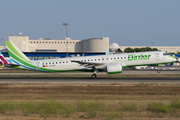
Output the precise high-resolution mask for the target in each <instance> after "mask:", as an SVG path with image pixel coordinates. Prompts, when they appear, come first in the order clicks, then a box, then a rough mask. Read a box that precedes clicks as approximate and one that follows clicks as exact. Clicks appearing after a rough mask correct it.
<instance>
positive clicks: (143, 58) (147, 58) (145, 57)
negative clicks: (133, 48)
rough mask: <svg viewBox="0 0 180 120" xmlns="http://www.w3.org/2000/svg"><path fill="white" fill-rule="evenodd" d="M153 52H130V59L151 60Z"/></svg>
mask: <svg viewBox="0 0 180 120" xmlns="http://www.w3.org/2000/svg"><path fill="white" fill-rule="evenodd" d="M150 56H151V54H150V55H143V54H141V55H135V54H134V55H133V54H130V55H128V61H132V60H149V58H150Z"/></svg>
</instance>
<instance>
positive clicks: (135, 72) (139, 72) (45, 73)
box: [0, 70, 180, 76]
mask: <svg viewBox="0 0 180 120" xmlns="http://www.w3.org/2000/svg"><path fill="white" fill-rule="evenodd" d="M53 74H56V75H91V74H92V72H59V73H55V72H54V73H47V72H39V73H23V71H20V72H19V73H1V72H0V76H2V75H53ZM98 74H99V75H106V74H107V73H106V72H99V73H98ZM120 74H131V75H134V74H139V75H140V74H180V71H179V70H163V71H161V72H160V73H157V71H156V70H125V71H122V73H120Z"/></svg>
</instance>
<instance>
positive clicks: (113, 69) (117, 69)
mask: <svg viewBox="0 0 180 120" xmlns="http://www.w3.org/2000/svg"><path fill="white" fill-rule="evenodd" d="M105 71H106V72H107V74H116V73H122V65H121V64H120V63H112V64H109V65H107V66H106V68H105Z"/></svg>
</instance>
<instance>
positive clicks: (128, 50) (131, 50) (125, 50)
mask: <svg viewBox="0 0 180 120" xmlns="http://www.w3.org/2000/svg"><path fill="white" fill-rule="evenodd" d="M124 52H125V53H130V52H134V51H133V49H132V48H130V47H128V48H126V49H124Z"/></svg>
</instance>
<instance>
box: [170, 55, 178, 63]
mask: <svg viewBox="0 0 180 120" xmlns="http://www.w3.org/2000/svg"><path fill="white" fill-rule="evenodd" d="M168 57H170V58H171V59H172V61H173V62H176V61H177V59H176V58H175V57H173V56H168Z"/></svg>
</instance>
